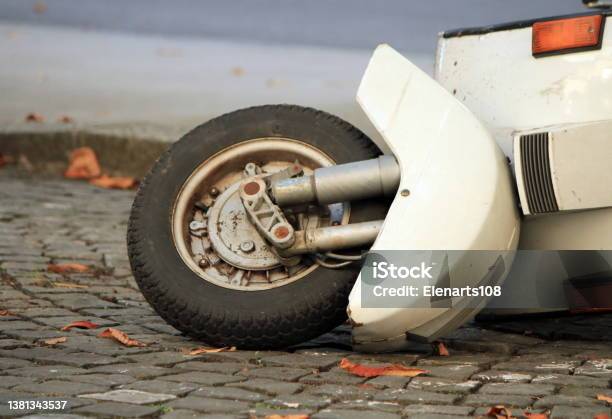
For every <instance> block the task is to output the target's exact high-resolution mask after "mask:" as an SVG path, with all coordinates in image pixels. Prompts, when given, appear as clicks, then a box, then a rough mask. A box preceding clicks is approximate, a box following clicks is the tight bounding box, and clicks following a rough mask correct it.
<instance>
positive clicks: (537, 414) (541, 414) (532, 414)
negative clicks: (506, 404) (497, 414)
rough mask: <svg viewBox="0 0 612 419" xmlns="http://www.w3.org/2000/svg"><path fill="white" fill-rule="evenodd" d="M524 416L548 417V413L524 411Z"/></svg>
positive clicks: (529, 417) (529, 418)
mask: <svg viewBox="0 0 612 419" xmlns="http://www.w3.org/2000/svg"><path fill="white" fill-rule="evenodd" d="M523 416H525V418H527V419H548V413H532V412H523Z"/></svg>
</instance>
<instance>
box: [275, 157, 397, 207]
mask: <svg viewBox="0 0 612 419" xmlns="http://www.w3.org/2000/svg"><path fill="white" fill-rule="evenodd" d="M399 182H400V168H399V165H398V164H397V162H396V161H395V158H394V157H393V156H380V157H378V158H376V159H371V160H364V161H359V162H354V163H346V164H339V165H336V166H330V167H322V168H319V169H316V170H315V171H314V173H313V174H312V175H308V176H300V177H295V178H285V179H280V180H277V181H274V182H272V184H271V190H272V196H273V198H274V201H275V202H276V204H277V205H279V206H281V207H284V206H291V205H298V204H306V203H317V204H319V205H327V204H332V203H336V202H345V201H355V200H360V199H366V198H374V197H378V196H391V195H393V194H395V192H396V191H397V188H398V187H399Z"/></svg>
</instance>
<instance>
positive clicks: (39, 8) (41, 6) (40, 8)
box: [32, 1, 47, 14]
mask: <svg viewBox="0 0 612 419" xmlns="http://www.w3.org/2000/svg"><path fill="white" fill-rule="evenodd" d="M32 10H33V11H34V13H37V14H41V13H45V12H46V11H47V5H46V4H45V3H43V2H42V1H37V2H36V3H34V6H32Z"/></svg>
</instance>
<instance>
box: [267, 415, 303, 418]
mask: <svg viewBox="0 0 612 419" xmlns="http://www.w3.org/2000/svg"><path fill="white" fill-rule="evenodd" d="M309 417H310V416H308V415H266V419H308V418H309Z"/></svg>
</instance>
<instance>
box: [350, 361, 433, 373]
mask: <svg viewBox="0 0 612 419" xmlns="http://www.w3.org/2000/svg"><path fill="white" fill-rule="evenodd" d="M340 368H342V369H344V370H346V371H348V372H350V373H351V374H353V375H358V376H359V377H378V376H381V375H393V376H399V377H416V376H417V375H421V374H426V373H428V372H429V371H426V370H422V369H419V368H410V367H405V366H403V365H396V364H392V365H387V366H384V367H368V366H365V365H360V364H354V363H352V362H351V361H349V360H348V359H346V358H342V360H341V361H340Z"/></svg>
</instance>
